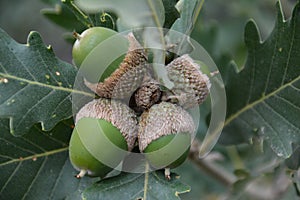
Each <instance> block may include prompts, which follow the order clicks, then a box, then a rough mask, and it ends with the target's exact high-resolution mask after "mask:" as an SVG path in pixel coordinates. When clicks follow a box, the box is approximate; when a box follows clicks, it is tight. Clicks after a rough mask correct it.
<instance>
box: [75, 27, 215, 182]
mask: <svg viewBox="0 0 300 200" xmlns="http://www.w3.org/2000/svg"><path fill="white" fill-rule="evenodd" d="M113 35H115V36H117V37H122V38H123V39H124V38H125V39H126V40H128V44H129V45H128V52H127V54H126V55H125V57H124V59H123V60H121V62H120V63H119V65H118V67H117V68H116V69H115V70H114V71H113V72H112V73H111V74H109V75H107V77H104V80H103V81H102V82H99V83H90V82H88V81H87V80H85V84H86V86H87V87H88V88H90V89H91V90H92V91H93V92H94V93H95V94H97V95H98V96H99V99H95V100H93V101H91V102H89V103H87V104H86V105H85V106H83V107H82V108H81V110H80V111H79V112H78V113H77V115H76V119H75V128H74V131H73V134H72V137H71V140H70V147H69V150H70V151H69V155H70V160H71V163H72V164H73V166H74V167H75V168H76V169H78V170H79V171H80V173H79V174H78V175H77V177H78V178H80V177H82V176H84V175H85V174H88V175H90V176H100V177H105V176H106V174H107V173H109V172H110V171H111V170H112V169H113V168H114V167H116V166H117V165H118V164H120V163H121V162H122V160H123V159H124V157H125V154H123V153H120V152H123V151H117V150H119V149H122V150H124V151H131V150H132V149H133V148H134V147H135V146H138V147H139V150H140V152H141V153H144V154H145V156H146V159H147V160H148V162H149V164H150V165H151V166H152V167H154V168H155V169H161V168H166V169H169V168H174V167H177V166H179V165H180V164H181V163H183V162H184V160H185V159H186V157H187V154H188V151H189V146H190V144H191V139H192V134H193V133H194V132H195V125H194V121H193V119H192V117H191V115H190V114H189V113H188V112H187V111H186V109H189V108H192V107H194V106H197V105H199V104H201V103H202V102H203V101H204V100H205V98H206V97H207V95H208V93H209V89H210V82H209V79H208V77H207V76H206V75H205V74H203V73H202V72H201V71H200V66H199V65H198V64H196V63H195V62H194V61H193V60H192V58H190V57H189V56H188V55H183V56H180V57H178V58H175V59H174V60H173V61H172V62H170V63H169V64H168V65H167V66H166V70H167V74H168V76H169V79H170V80H171V81H172V82H173V83H174V87H173V88H172V89H171V90H169V91H165V90H164V91H163V90H162V89H161V87H160V85H159V82H158V81H156V80H155V78H154V77H152V76H151V73H149V70H150V65H149V64H148V62H147V53H146V51H145V50H144V49H143V48H142V47H141V45H140V44H139V42H138V41H137V40H136V39H135V37H134V35H133V34H132V33H130V34H128V35H127V36H126V37H124V36H122V35H117V32H114V31H112V30H110V29H106V28H103V27H94V28H90V29H87V30H86V31H84V32H83V33H82V34H81V35H79V34H75V36H76V38H77V40H76V42H75V44H74V46H73V52H72V54H73V59H74V62H75V64H76V65H77V66H78V67H80V65H81V63H82V62H83V60H84V59H85V57H86V56H87V55H88V54H89V53H90V52H91V51H92V49H93V48H94V47H96V46H97V45H98V44H99V43H101V42H102V41H103V40H105V39H107V38H109V37H111V36H113ZM126 101H129V105H127V104H126V103H125V102H126ZM103 137H106V138H108V139H109V140H110V141H111V143H113V144H114V145H115V146H117V147H118V148H119V149H118V148H112V149H111V148H109V147H107V144H106V143H105V142H104V140H103V139H101V138H103ZM87 138H90V140H91V142H90V143H89V142H86V141H88V139H87ZM99 154H101V156H104V157H106V158H107V159H110V160H112V162H110V164H109V166H107V165H106V163H102V162H101V161H100V160H99V159H97V155H99ZM166 177H169V170H167V171H166Z"/></svg>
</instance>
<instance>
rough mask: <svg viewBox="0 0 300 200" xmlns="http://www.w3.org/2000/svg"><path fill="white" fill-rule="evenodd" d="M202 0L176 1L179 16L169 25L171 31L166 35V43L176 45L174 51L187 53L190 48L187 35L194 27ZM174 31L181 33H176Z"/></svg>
mask: <svg viewBox="0 0 300 200" xmlns="http://www.w3.org/2000/svg"><path fill="white" fill-rule="evenodd" d="M203 2H204V1H203V0H180V1H179V2H178V3H177V8H178V9H179V13H180V17H179V18H178V19H176V21H175V22H174V23H173V25H172V26H171V28H170V29H171V30H173V32H169V33H167V35H166V41H167V44H168V45H171V46H172V45H176V48H175V52H177V54H184V53H189V52H190V51H191V50H192V48H193V47H192V44H191V43H190V41H189V36H190V34H191V32H192V30H193V28H194V25H195V23H196V20H197V18H198V16H199V13H200V10H201V8H202V5H203ZM176 32H179V33H182V34H177V33H176Z"/></svg>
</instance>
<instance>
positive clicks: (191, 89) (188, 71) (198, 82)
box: [166, 54, 211, 108]
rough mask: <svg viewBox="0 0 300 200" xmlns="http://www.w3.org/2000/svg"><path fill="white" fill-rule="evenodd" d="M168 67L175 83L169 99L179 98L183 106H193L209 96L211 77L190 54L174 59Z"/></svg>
mask: <svg viewBox="0 0 300 200" xmlns="http://www.w3.org/2000/svg"><path fill="white" fill-rule="evenodd" d="M166 69H167V72H168V76H169V78H170V80H171V81H172V82H173V83H174V87H173V88H172V89H171V92H172V93H173V96H169V97H168V98H169V99H177V101H178V103H179V105H181V106H182V107H184V108H191V107H194V106H196V105H199V104H201V103H202V102H203V101H204V100H205V98H206V97H207V96H208V93H209V89H210V86H211V85H210V81H209V78H208V76H207V75H206V74H203V73H202V72H201V71H200V66H199V65H198V64H197V63H195V62H194V61H193V59H192V58H191V57H190V56H189V55H187V54H185V55H183V56H180V57H178V58H176V59H174V60H173V61H172V62H171V63H170V64H168V65H167V66H166Z"/></svg>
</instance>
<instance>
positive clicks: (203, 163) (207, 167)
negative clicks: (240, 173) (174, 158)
mask: <svg viewBox="0 0 300 200" xmlns="http://www.w3.org/2000/svg"><path fill="white" fill-rule="evenodd" d="M199 149H200V143H199V142H198V141H197V140H194V142H193V144H192V145H191V150H190V152H189V159H190V160H191V161H192V162H193V163H194V164H195V165H196V166H198V167H199V168H200V169H201V170H203V171H204V172H205V173H207V174H208V175H210V176H211V177H213V178H214V179H216V180H218V181H219V182H220V183H222V184H223V185H225V186H231V185H232V184H233V183H234V182H235V181H236V180H237V178H236V177H235V176H234V175H233V174H231V173H229V172H228V171H226V170H225V169H224V168H222V167H220V166H218V165H216V164H215V163H213V162H212V161H211V159H210V155H208V156H207V157H206V158H204V159H200V158H199Z"/></svg>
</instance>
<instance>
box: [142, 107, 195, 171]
mask: <svg viewBox="0 0 300 200" xmlns="http://www.w3.org/2000/svg"><path fill="white" fill-rule="evenodd" d="M194 133H195V125H194V122H193V119H192V117H191V116H190V114H189V113H188V112H187V111H185V110H184V109H183V108H181V107H180V106H177V105H174V104H171V103H168V102H161V103H160V104H155V105H153V106H152V107H151V108H150V109H149V110H148V111H145V112H144V113H143V114H142V115H141V119H140V125H139V131H138V141H139V148H140V151H141V152H143V153H146V154H145V156H146V158H147V160H148V161H149V163H150V165H152V166H153V167H155V168H157V169H161V168H175V167H177V166H179V165H180V164H182V163H183V162H184V161H185V159H186V158H187V154H188V152H189V147H190V144H191V139H192V135H193V134H194Z"/></svg>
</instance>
